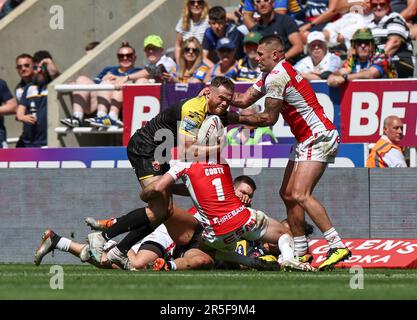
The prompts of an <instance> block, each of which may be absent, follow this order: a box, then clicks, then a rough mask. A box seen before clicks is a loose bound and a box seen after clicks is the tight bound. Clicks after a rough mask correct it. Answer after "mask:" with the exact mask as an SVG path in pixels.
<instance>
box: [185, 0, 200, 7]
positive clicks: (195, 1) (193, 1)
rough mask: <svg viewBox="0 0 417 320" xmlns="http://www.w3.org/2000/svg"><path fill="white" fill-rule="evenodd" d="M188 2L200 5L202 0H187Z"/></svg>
mask: <svg viewBox="0 0 417 320" xmlns="http://www.w3.org/2000/svg"><path fill="white" fill-rule="evenodd" d="M188 4H191V5H194V6H202V5H203V4H204V1H203V0H190V1H188Z"/></svg>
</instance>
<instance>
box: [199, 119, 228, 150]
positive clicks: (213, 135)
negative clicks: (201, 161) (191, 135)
mask: <svg viewBox="0 0 417 320" xmlns="http://www.w3.org/2000/svg"><path fill="white" fill-rule="evenodd" d="M223 133H224V127H223V124H222V121H221V120H220V118H219V117H218V116H216V115H211V116H208V117H207V118H206V119H205V120H204V121H203V123H202V124H201V127H200V129H199V130H198V135H197V143H198V144H199V145H202V146H214V145H216V144H217V139H218V138H219V137H220V138H223Z"/></svg>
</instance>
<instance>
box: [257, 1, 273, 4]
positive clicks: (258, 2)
mask: <svg viewBox="0 0 417 320" xmlns="http://www.w3.org/2000/svg"><path fill="white" fill-rule="evenodd" d="M270 1H271V0H255V1H254V2H255V3H256V4H260V3H261V2H265V3H269V2H270Z"/></svg>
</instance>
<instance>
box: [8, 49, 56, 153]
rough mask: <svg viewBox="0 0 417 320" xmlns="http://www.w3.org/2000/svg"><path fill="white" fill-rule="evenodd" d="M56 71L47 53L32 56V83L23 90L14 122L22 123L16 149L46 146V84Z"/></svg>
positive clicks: (42, 52)
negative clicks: (51, 73)
mask: <svg viewBox="0 0 417 320" xmlns="http://www.w3.org/2000/svg"><path fill="white" fill-rule="evenodd" d="M50 70H52V72H54V74H55V75H57V74H59V71H58V69H57V68H56V65H55V63H54V61H53V60H52V57H51V55H50V54H49V52H48V51H38V52H36V53H35V54H34V55H33V81H32V83H29V84H28V85H27V86H26V87H25V88H24V90H23V94H22V97H21V99H20V101H19V105H18V106H17V112H16V120H17V121H20V122H22V123H23V132H22V135H21V136H20V138H19V141H18V142H17V144H16V147H17V148H30V147H42V146H46V145H47V127H48V124H47V110H46V108H47V99H48V84H49V83H50V82H51V81H52V79H53V77H52V76H51V75H50V74H49V72H50Z"/></svg>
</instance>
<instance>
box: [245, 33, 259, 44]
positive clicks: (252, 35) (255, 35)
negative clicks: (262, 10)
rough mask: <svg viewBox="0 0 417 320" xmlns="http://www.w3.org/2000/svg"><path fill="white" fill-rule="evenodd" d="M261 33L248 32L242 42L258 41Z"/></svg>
mask: <svg viewBox="0 0 417 320" xmlns="http://www.w3.org/2000/svg"><path fill="white" fill-rule="evenodd" d="M261 38H262V35H261V34H260V33H259V32H249V33H248V34H247V35H246V36H245V37H244V38H243V44H245V43H256V44H258V43H259V40H261Z"/></svg>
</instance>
